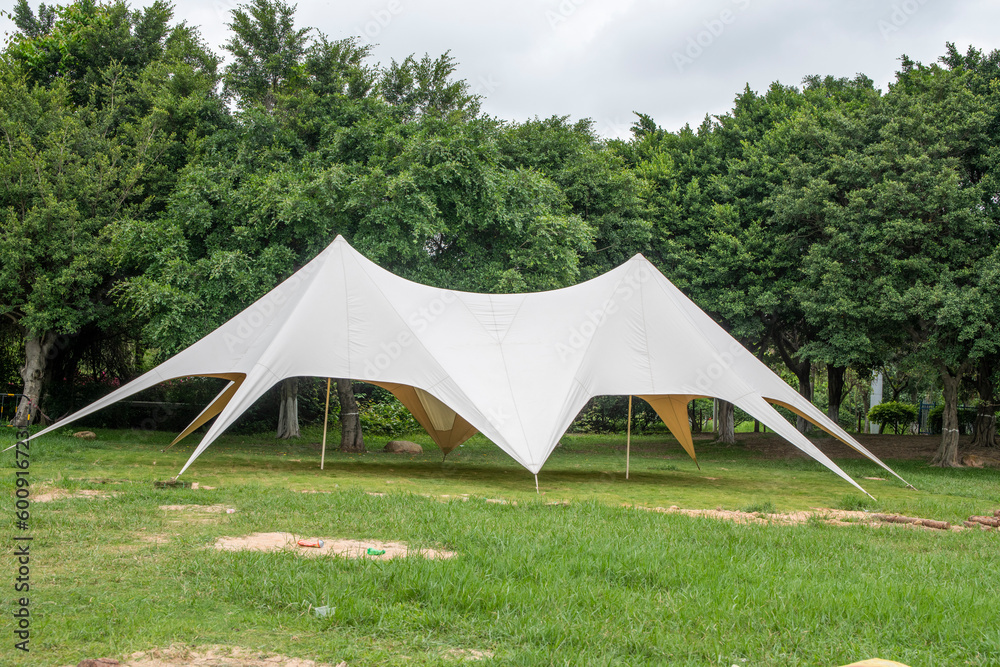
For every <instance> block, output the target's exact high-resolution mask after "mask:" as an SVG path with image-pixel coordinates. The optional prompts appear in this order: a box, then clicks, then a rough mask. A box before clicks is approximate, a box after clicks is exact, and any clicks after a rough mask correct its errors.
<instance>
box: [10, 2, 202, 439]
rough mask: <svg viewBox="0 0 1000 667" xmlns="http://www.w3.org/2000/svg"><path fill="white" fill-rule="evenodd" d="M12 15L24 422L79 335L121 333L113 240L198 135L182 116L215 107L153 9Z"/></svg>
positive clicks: (14, 238)
mask: <svg viewBox="0 0 1000 667" xmlns="http://www.w3.org/2000/svg"><path fill="white" fill-rule="evenodd" d="M17 14H18V17H19V26H20V27H21V29H22V30H23V32H21V33H20V34H18V35H15V37H14V38H13V39H12V40H11V42H10V43H9V44H8V45H7V48H6V50H5V52H4V57H3V59H2V64H0V98H2V99H0V136H2V137H3V142H2V144H3V145H2V146H0V151H3V159H0V217H2V219H3V227H2V229H0V257H2V262H0V288H2V291H3V296H0V314H2V315H4V316H5V317H6V318H7V319H8V320H10V321H11V322H12V323H13V325H14V326H16V327H17V329H18V330H19V331H20V332H21V334H22V335H23V337H24V349H25V365H24V368H23V370H22V377H23V380H24V383H25V385H24V395H25V398H24V400H23V401H22V405H21V406H20V407H19V410H18V418H17V419H18V421H19V422H21V423H23V422H25V421H26V420H27V415H28V414H29V411H30V413H31V414H32V415H34V414H37V412H38V410H37V407H38V406H39V405H40V404H41V400H42V396H43V386H44V383H45V380H46V376H47V374H48V369H49V367H50V365H51V364H50V362H52V361H53V360H54V359H55V358H57V357H58V355H59V354H61V353H63V352H65V351H66V349H67V346H68V345H72V344H73V341H75V340H76V339H77V338H76V334H77V333H78V332H80V331H82V330H84V329H85V328H86V327H90V326H92V325H95V324H98V325H99V326H101V327H103V328H104V329H105V330H107V331H111V332H118V335H120V334H121V332H123V331H127V330H128V328H129V327H128V325H129V323H130V321H131V316H130V315H128V314H127V313H125V312H123V311H121V310H119V309H117V308H116V307H115V304H114V303H113V300H112V297H111V295H110V290H111V289H112V287H113V286H114V284H115V282H116V280H117V279H118V278H119V277H121V276H122V275H123V274H124V273H127V271H128V267H127V266H126V265H125V264H124V263H122V262H120V261H118V260H117V258H116V256H115V253H114V251H113V249H112V245H113V244H112V243H111V240H112V238H113V236H114V230H115V229H116V228H117V227H118V226H119V225H127V224H130V221H135V220H139V219H142V218H143V217H144V216H146V215H148V214H149V212H150V211H152V210H155V209H156V208H157V207H158V206H159V201H158V200H157V199H156V195H157V194H158V193H159V192H160V191H159V190H157V189H156V187H155V185H154V183H153V180H152V179H153V178H154V177H161V178H163V179H164V180H166V181H169V179H170V176H169V175H168V174H167V173H166V172H164V171H162V170H163V169H168V168H169V167H170V166H171V165H172V164H176V161H177V160H180V161H183V160H184V158H185V155H186V150H185V148H184V146H185V145H186V142H189V141H194V140H195V139H196V138H197V136H198V132H197V131H196V128H195V126H196V125H197V124H198V121H192V114H194V115H197V114H198V113H200V111H204V110H205V109H212V108H213V107H212V103H211V97H212V95H211V92H210V91H211V87H212V86H214V81H211V71H209V72H208V73H207V75H206V74H205V73H204V70H205V69H206V68H207V69H208V70H211V68H212V67H213V65H214V61H213V60H212V59H211V58H210V57H207V56H205V54H204V52H203V51H202V50H201V49H200V45H199V44H198V42H197V37H196V35H195V34H194V33H192V32H191V31H190V30H188V29H186V28H183V27H177V28H174V29H168V25H167V24H168V22H169V18H170V11H169V7H168V6H167V5H165V4H164V3H154V5H152V6H150V7H149V8H147V9H146V10H145V11H143V12H130V11H129V10H128V8H127V5H125V4H124V3H122V2H117V3H114V4H111V5H95V4H94V3H93V2H90V1H89V0H82V1H81V2H79V3H77V4H74V5H69V6H66V7H59V8H57V9H56V10H55V12H54V14H52V13H50V12H49V10H46V9H44V8H43V9H41V10H40V11H39V15H38V17H37V18H36V19H33V20H29V18H30V14H31V12H30V9H28V8H27V6H26V5H25V4H24V3H20V4H19V5H18V10H17ZM195 99H197V100H198V101H194V100H195ZM180 129H184V130H187V131H188V132H187V134H186V136H184V137H183V138H182V139H177V138H176V137H173V136H171V134H170V133H169V132H170V131H172V130H180ZM67 341H68V343H67Z"/></svg>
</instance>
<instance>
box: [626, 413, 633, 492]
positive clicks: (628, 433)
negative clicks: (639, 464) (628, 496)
mask: <svg viewBox="0 0 1000 667" xmlns="http://www.w3.org/2000/svg"><path fill="white" fill-rule="evenodd" d="M631 454H632V395H631V394H629V397H628V425H627V426H626V427H625V479H628V465H629V459H630V458H631Z"/></svg>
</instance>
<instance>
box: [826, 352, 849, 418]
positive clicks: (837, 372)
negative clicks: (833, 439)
mask: <svg viewBox="0 0 1000 667" xmlns="http://www.w3.org/2000/svg"><path fill="white" fill-rule="evenodd" d="M846 374H847V368H846V367H845V366H834V365H833V364H827V365H826V378H827V380H826V388H827V394H828V396H829V402H828V403H827V408H826V416H827V417H829V418H830V420H831V421H832V422H833V423H834V424H838V425H839V424H840V405H841V403H843V402H844V376H845V375H846Z"/></svg>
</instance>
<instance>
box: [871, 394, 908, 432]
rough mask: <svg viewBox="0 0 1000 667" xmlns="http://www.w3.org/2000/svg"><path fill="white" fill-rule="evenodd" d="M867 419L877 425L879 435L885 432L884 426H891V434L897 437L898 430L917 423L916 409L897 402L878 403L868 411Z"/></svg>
mask: <svg viewBox="0 0 1000 667" xmlns="http://www.w3.org/2000/svg"><path fill="white" fill-rule="evenodd" d="M868 419H869V420H870V421H872V422H874V423H876V424H878V425H879V427H880V428H879V433H882V432H883V431H885V427H886V426H892V430H893V432H894V433H895V434H896V435H899V432H900V429H903V428H906V427H907V426H909V425H910V424H912V423H913V422H915V421H917V407H916V406H915V405H910V404H909V403H900V402H898V401H889V402H888V403H879V404H878V405H876V406H875V407H873V408H872V409H871V410H869V411H868Z"/></svg>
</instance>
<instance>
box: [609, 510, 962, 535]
mask: <svg viewBox="0 0 1000 667" xmlns="http://www.w3.org/2000/svg"><path fill="white" fill-rule="evenodd" d="M625 507H631V508H632V509H637V510H644V511H647V512H662V513H664V514H683V515H685V516H697V517H708V518H710V519H720V520H723V521H732V522H734V523H742V524H761V525H767V524H770V525H775V524H776V525H782V526H792V525H798V524H803V523H806V522H808V521H810V520H812V519H814V520H817V521H822V522H823V523H826V524H829V525H832V526H849V525H859V524H860V525H865V526H870V527H873V528H878V527H880V526H885V525H887V524H890V523H891V524H894V525H902V526H909V527H911V528H920V529H921V530H941V529H940V528H933V527H931V526H928V525H922V524H921V523H919V522H920V521H925V520H924V519H915V522H913V523H911V522H909V521H906V522H903V521H897V520H891V519H890V518H887V517H889V515H882V514H876V513H870V512H862V511H854V510H834V509H828V508H825V507H814V508H812V509H811V510H803V511H800V512H787V513H773V514H770V513H764V512H743V511H741V510H724V509H714V510H709V509H704V510H701V509H698V510H695V509H681V508H679V507H677V506H676V505H672V506H670V507H644V506H641V505H629V504H626V505H625ZM893 518H898V517H893ZM931 523H940V522H935V521H933V520H931ZM947 530H952V531H960V530H964V528H963V527H962V526H949V527H948V528H947Z"/></svg>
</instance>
